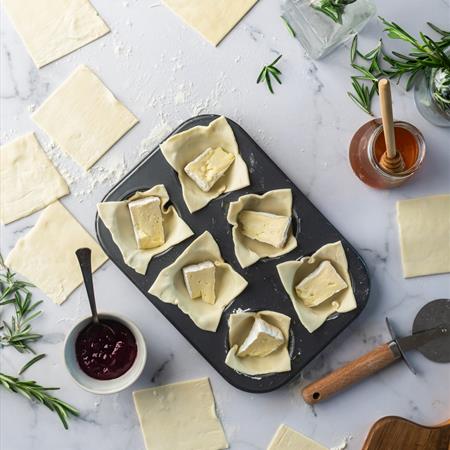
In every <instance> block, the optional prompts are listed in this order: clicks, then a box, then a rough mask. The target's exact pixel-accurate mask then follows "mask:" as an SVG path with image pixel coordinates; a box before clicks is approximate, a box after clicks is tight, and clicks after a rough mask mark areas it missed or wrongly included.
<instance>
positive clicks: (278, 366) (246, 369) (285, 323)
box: [225, 311, 291, 375]
mask: <svg viewBox="0 0 450 450" xmlns="http://www.w3.org/2000/svg"><path fill="white" fill-rule="evenodd" d="M256 317H260V318H261V319H263V320H265V321H266V322H268V323H269V324H270V325H273V326H275V327H277V328H278V329H279V330H280V331H281V332H282V333H283V336H284V344H283V345H282V346H281V347H280V348H279V349H277V350H275V351H274V352H273V353H271V354H270V355H267V356H264V357H252V356H244V357H241V356H237V355H236V353H237V352H238V350H239V347H240V346H241V345H242V343H243V342H244V341H245V339H246V337H247V336H248V334H249V332H250V330H251V328H252V326H253V323H254V322H255V318H256ZM290 324H291V318H290V317H288V316H286V315H284V314H281V313H278V312H275V311H259V312H257V313H254V312H238V313H235V314H231V315H230V318H229V320H228V327H229V332H228V341H229V344H230V350H229V351H228V354H227V356H226V359H225V364H226V365H227V366H229V367H231V368H232V369H234V370H236V371H237V372H240V373H245V374H247V375H262V374H266V373H276V372H287V371H289V370H291V357H290V356H289V351H288V344H289V327H290Z"/></svg>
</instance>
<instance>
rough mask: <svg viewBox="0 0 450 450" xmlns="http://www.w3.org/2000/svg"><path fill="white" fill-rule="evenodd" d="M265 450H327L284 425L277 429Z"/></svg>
mask: <svg viewBox="0 0 450 450" xmlns="http://www.w3.org/2000/svg"><path fill="white" fill-rule="evenodd" d="M267 450H328V449H327V447H324V446H323V445H321V444H319V443H318V442H316V441H313V440H312V439H310V438H309V437H307V436H304V435H303V434H300V433H299V432H297V431H295V430H293V429H292V428H289V427H288V426H286V425H280V426H279V427H278V430H277V432H276V433H275V436H274V437H273V438H272V440H271V441H270V444H269V446H268V447H267Z"/></svg>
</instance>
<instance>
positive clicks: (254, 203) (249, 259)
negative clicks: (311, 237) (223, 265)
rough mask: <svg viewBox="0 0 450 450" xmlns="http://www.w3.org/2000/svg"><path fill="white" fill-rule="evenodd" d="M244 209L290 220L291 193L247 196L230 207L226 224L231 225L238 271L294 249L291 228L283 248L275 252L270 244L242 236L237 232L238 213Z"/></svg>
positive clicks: (285, 190) (240, 198)
mask: <svg viewBox="0 0 450 450" xmlns="http://www.w3.org/2000/svg"><path fill="white" fill-rule="evenodd" d="M244 209H248V210H252V211H260V212H267V213H272V214H278V215H280V216H288V217H291V216H292V191H291V190H290V189H277V190H274V191H269V192H266V193H265V194H264V195H257V194H248V195H243V196H242V197H239V199H238V200H237V201H235V202H231V203H230V207H229V209H228V215H227V220H228V222H229V223H230V224H231V225H233V230H232V232H233V242H234V251H235V253H236V258H237V259H238V261H239V264H240V265H241V267H248V266H251V265H252V264H254V263H255V262H256V261H258V260H259V259H261V258H266V257H269V258H274V257H276V256H281V255H285V254H286V253H289V252H290V251H292V250H294V248H295V247H297V239H295V237H294V235H293V234H292V228H291V229H290V230H289V235H288V238H287V240H286V244H285V245H284V247H283V248H275V247H273V246H272V245H270V244H265V243H264V242H259V241H257V240H255V239H250V238H249V237H247V236H244V235H243V234H242V233H241V232H240V231H239V224H238V216H239V213H240V212H241V211H243V210H244Z"/></svg>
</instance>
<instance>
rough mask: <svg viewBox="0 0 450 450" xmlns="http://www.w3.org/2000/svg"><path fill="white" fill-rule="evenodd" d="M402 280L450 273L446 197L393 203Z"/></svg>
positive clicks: (449, 202)
mask: <svg viewBox="0 0 450 450" xmlns="http://www.w3.org/2000/svg"><path fill="white" fill-rule="evenodd" d="M397 222H398V229H399V234H400V249H401V255H402V265H403V276H404V277H405V278H410V277H419V276H422V275H434V274H438V273H448V272H450V194H445V195H433V196H430V197H421V198H413V199H410V200H401V201H398V202H397Z"/></svg>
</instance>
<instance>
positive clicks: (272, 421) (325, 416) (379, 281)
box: [0, 0, 450, 450]
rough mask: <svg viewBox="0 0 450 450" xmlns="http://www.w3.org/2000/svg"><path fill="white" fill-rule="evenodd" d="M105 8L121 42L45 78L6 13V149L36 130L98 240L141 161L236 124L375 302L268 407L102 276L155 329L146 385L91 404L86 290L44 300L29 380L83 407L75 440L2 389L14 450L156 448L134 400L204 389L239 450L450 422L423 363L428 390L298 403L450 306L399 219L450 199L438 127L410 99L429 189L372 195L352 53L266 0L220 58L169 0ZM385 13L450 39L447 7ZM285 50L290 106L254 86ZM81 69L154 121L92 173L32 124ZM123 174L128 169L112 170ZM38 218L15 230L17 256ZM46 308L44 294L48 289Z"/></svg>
mask: <svg viewBox="0 0 450 450" xmlns="http://www.w3.org/2000/svg"><path fill="white" fill-rule="evenodd" d="M93 3H94V4H95V6H96V7H97V8H98V10H99V12H100V14H101V15H102V16H103V17H104V18H105V20H106V21H107V22H108V24H109V25H110V26H111V29H112V32H111V33H110V34H109V35H107V36H106V37H104V38H102V39H100V40H98V41H96V42H94V43H92V44H90V45H88V46H86V47H85V48H83V49H81V50H79V51H77V52H75V53H74V54H72V55H70V56H68V57H65V58H63V59H62V60H60V61H58V62H56V63H53V64H50V65H48V66H47V67H45V68H43V69H42V70H37V69H36V68H35V67H34V66H33V63H32V61H31V59H30V58H29V56H28V55H27V53H26V51H25V49H24V46H23V45H22V43H21V41H20V39H19V37H18V35H17V34H16V32H15V30H14V29H13V27H12V25H11V23H10V22H9V20H8V19H7V17H5V14H4V11H2V19H1V30H2V31H1V40H2V43H1V58H2V64H1V99H2V104H1V143H5V142H7V141H8V140H10V139H11V138H14V137H16V136H19V135H21V134H23V133H26V132H28V131H31V130H34V131H36V132H37V134H38V137H39V139H40V140H41V142H42V143H43V144H44V145H45V147H46V148H47V150H48V152H49V154H50V155H51V157H52V158H53V159H54V160H55V162H56V163H57V164H58V166H59V167H61V168H65V170H64V173H65V174H66V176H69V175H70V179H71V182H72V185H71V189H72V195H70V196H69V197H67V198H65V199H64V200H63V203H64V205H65V206H67V208H68V209H69V210H70V211H71V212H72V213H73V214H74V215H75V216H76V217H77V218H78V219H79V220H80V221H81V223H82V224H83V225H84V226H85V227H86V228H87V229H88V230H89V231H90V232H91V233H94V215H95V204H96V202H97V201H98V200H99V199H101V198H102V196H103V195H104V193H105V192H107V190H108V189H109V188H110V186H111V185H112V184H113V183H114V181H115V179H118V178H119V177H120V175H121V172H122V173H124V172H125V171H126V169H127V168H130V167H132V166H133V165H134V164H135V163H136V162H137V161H138V160H139V159H140V158H141V155H140V153H141V152H142V151H145V149H146V148H147V149H150V148H152V147H153V144H154V143H157V142H158V140H159V139H160V138H162V137H163V136H164V135H165V134H166V133H167V132H168V131H169V130H170V129H171V128H172V127H174V126H176V125H177V124H178V123H180V122H181V121H183V120H184V119H187V118H188V117H190V116H193V115H196V114H198V113H203V112H215V113H222V114H225V115H227V116H229V117H231V118H233V119H234V120H236V121H238V122H239V123H240V124H241V125H242V126H243V127H244V128H246V129H247V131H248V132H249V133H250V135H252V136H253V137H254V138H255V140H256V141H257V142H258V143H259V144H260V145H261V146H262V148H263V149H264V150H265V151H266V152H267V153H268V154H269V155H270V156H271V157H272V158H273V159H274V161H275V162H276V163H277V164H279V166H280V167H281V168H282V169H283V170H284V171H285V172H286V174H287V175H288V176H289V177H291V179H292V180H294V182H295V183H296V184H297V185H298V186H299V188H300V189H302V190H303V191H304V192H305V193H306V194H307V195H309V197H310V199H311V200H312V201H313V202H314V203H315V204H316V205H317V206H318V207H319V208H320V209H321V210H322V212H323V213H324V214H325V215H326V216H328V218H329V219H330V220H331V221H332V222H333V223H334V224H335V225H336V226H337V227H338V229H340V230H341V232H342V233H343V234H344V235H345V236H347V237H348V239H349V240H350V241H351V242H352V243H353V244H354V245H355V247H356V248H357V249H358V250H359V251H360V252H361V254H362V255H363V257H364V258H365V260H366V262H367V264H368V267H369V270H370V274H371V277H372V295H371V299H370V302H369V304H368V306H367V308H366V310H365V311H364V312H363V314H362V315H361V316H360V318H359V319H358V320H357V321H356V322H355V323H354V324H353V325H352V326H351V327H349V329H348V330H346V331H345V332H344V333H343V334H342V335H341V336H340V337H339V338H338V339H337V340H336V341H335V342H333V344H332V345H330V346H329V348H328V349H327V350H326V351H325V352H324V353H323V354H322V355H320V356H319V357H318V358H317V359H316V360H315V361H314V362H313V363H312V364H310V366H309V367H308V369H307V370H305V371H304V374H303V375H304V380H301V381H297V382H295V383H293V384H292V385H291V386H288V387H286V388H283V389H280V390H278V391H276V392H273V393H270V394H265V395H250V394H246V393H243V392H240V391H238V390H236V389H234V388H233V387H231V386H230V385H228V384H227V382H226V381H224V380H223V379H222V378H221V377H220V376H219V375H218V374H217V373H216V372H215V371H214V369H212V368H211V367H210V366H209V364H208V363H207V362H206V361H205V360H204V359H203V358H202V357H201V356H200V355H198V354H197V353H196V351H195V350H193V349H192V348H191V346H190V345H189V344H188V343H187V342H186V341H185V340H184V338H183V337H182V336H181V335H180V334H179V333H178V332H177V331H176V330H175V329H174V328H173V327H172V326H171V325H170V323H168V322H167V321H166V320H165V319H164V317H163V316H161V315H160V313H159V312H158V311H157V310H156V309H155V308H154V307H153V306H152V305H151V304H150V303H149V302H148V301H147V300H146V299H145V298H144V297H143V296H142V295H141V294H140V293H139V292H138V291H137V290H136V289H135V288H134V287H133V286H132V285H131V284H130V283H129V282H128V280H127V279H126V278H125V277H124V276H123V275H122V274H121V273H120V272H119V270H118V269H117V268H116V267H115V266H114V265H113V264H112V263H110V262H108V263H107V264H106V265H105V266H104V267H103V268H102V269H101V270H100V271H98V273H97V274H96V276H95V282H96V287H97V293H98V297H99V305H100V308H101V309H105V310H111V311H117V312H120V313H123V314H125V315H126V316H128V317H129V318H130V319H132V320H134V321H135V322H136V323H137V324H138V325H139V327H140V328H141V329H142V331H143V332H144V334H145V338H146V340H147V343H148V348H149V359H148V364H147V366H146V368H145V371H144V374H143V375H142V377H141V378H140V380H139V381H138V382H137V383H136V384H135V385H134V386H133V387H132V388H130V389H127V390H126V391H124V392H122V393H120V394H117V395H111V396H105V397H99V396H96V395H92V394H89V393H87V392H84V391H82V390H81V389H80V388H79V387H78V386H76V385H75V384H74V382H73V381H72V380H71V379H70V377H69V375H68V373H67V372H66V370H65V368H64V364H63V361H62V348H63V339H64V336H65V334H66V332H67V330H68V329H69V328H70V327H71V326H72V325H73V323H74V321H76V320H77V319H78V318H79V317H81V316H83V315H86V314H87V313H88V304H87V301H86V300H85V296H84V292H83V290H82V289H78V290H77V291H76V292H75V293H74V294H73V295H72V297H71V298H70V299H69V300H68V301H67V302H66V303H65V304H64V305H63V306H61V307H59V306H56V305H54V304H52V303H51V302H50V301H49V300H46V301H45V302H44V304H43V308H42V309H43V310H44V315H43V317H42V318H40V319H38V320H36V321H35V323H34V327H35V329H36V330H37V331H39V332H42V333H43V334H44V335H45V338H43V339H42V340H41V341H40V342H39V343H38V344H37V345H36V349H37V350H38V351H39V352H45V353H47V355H48V356H47V358H46V359H45V360H43V361H41V362H40V363H38V364H36V365H35V366H34V367H32V368H31V369H30V370H29V372H28V373H27V375H28V376H29V377H32V378H33V379H36V380H39V381H40V382H42V383H43V384H46V385H57V386H61V388H62V389H61V391H60V393H59V395H60V396H61V397H62V398H63V399H65V400H67V401H69V402H71V403H73V404H74V405H76V406H77V407H79V409H80V410H81V418H80V419H79V420H72V421H71V423H70V430H69V431H64V429H63V428H62V427H61V426H60V423H59V422H58V419H57V417H56V416H55V415H54V414H52V413H50V412H49V411H48V410H47V409H45V408H43V407H40V406H36V405H32V406H30V404H29V402H28V401H26V400H25V399H22V398H20V397H18V396H15V395H13V394H10V393H5V392H4V390H2V391H1V394H0V395H1V396H0V401H1V404H0V447H1V448H2V449H5V450H28V449H44V448H45V449H70V450H76V449H83V450H86V449H93V448H98V449H108V450H123V449H125V448H130V449H136V450H138V449H143V448H144V444H143V440H142V437H141V433H140V431H139V425H138V422H137V417H136V413H135V411H134V407H133V403H132V399H131V391H132V390H133V389H137V388H143V387H146V386H152V385H155V384H164V383H170V382H174V381H180V380H187V379H190V378H196V377H203V376H208V377H210V379H211V382H212V386H213V389H214V392H215V396H216V400H217V406H218V410H219V413H220V417H221V419H222V422H223V424H224V426H225V430H226V434H227V436H228V439H229V441H230V444H231V448H233V449H237V450H256V449H258V450H261V449H265V448H266V446H267V444H268V442H269V440H270V438H271V436H272V435H273V433H274V431H275V429H276V428H277V427H278V425H279V424H280V423H286V424H288V425H290V426H292V427H294V428H295V429H297V430H299V431H302V432H304V433H305V434H307V435H309V436H311V437H312V438H314V439H317V440H319V441H321V442H322V443H323V444H325V445H327V446H334V445H338V444H340V443H341V442H342V439H343V438H344V437H345V436H352V437H353V438H352V439H351V440H350V443H349V446H348V448H350V449H359V448H360V447H361V444H362V442H363V439H364V437H365V435H366V433H367V431H368V429H369V427H370V425H371V424H372V423H373V422H374V421H375V420H376V419H378V418H380V417H382V416H385V415H400V416H403V417H407V418H409V419H412V420H415V421H418V422H421V423H424V424H436V423H438V422H440V421H442V420H444V419H446V416H447V415H448V411H449V394H448V393H449V369H448V366H447V367H446V366H443V365H438V364H433V363H431V362H429V361H427V360H426V359H425V358H423V357H422V356H421V355H416V354H412V355H411V358H412V360H413V363H414V364H415V366H416V367H417V369H418V372H419V374H418V376H416V377H414V376H413V375H412V374H411V373H410V372H409V371H408V369H407V368H406V367H405V366H404V365H402V364H397V365H395V366H393V367H391V368H389V369H387V370H385V371H384V372H383V373H381V374H380V375H378V376H376V377H373V378H372V379H370V380H367V381H366V382H364V383H363V384H361V385H360V386H358V387H355V388H354V389H352V390H351V391H348V392H346V393H344V394H342V395H340V396H338V397H336V398H335V399H333V400H331V401H329V402H326V403H324V404H323V405H320V406H317V407H316V408H315V409H312V408H310V407H309V406H307V405H306V404H305V403H304V402H303V401H302V400H301V399H300V397H299V395H298V393H297V392H298V387H299V386H300V385H302V384H305V383H306V381H310V380H312V379H314V378H316V377H318V376H321V375H323V374H325V373H326V372H327V371H328V370H329V369H332V368H335V367H338V366H339V365H341V364H343V363H344V362H346V361H349V360H350V359H352V358H354V357H356V356H359V355H361V354H362V353H363V352H365V351H368V350H370V349H371V348H372V347H373V346H374V345H375V344H377V343H381V342H383V341H385V340H386V339H388V333H387V330H386V327H385V324H384V318H385V316H386V315H389V317H391V318H392V319H393V320H394V321H395V323H396V325H397V327H398V329H399V331H401V332H402V333H407V332H408V331H409V330H410V325H411V322H412V319H413V317H414V316H415V313H416V312H417V310H418V309H419V308H420V307H421V306H422V305H423V304H425V303H426V302H427V300H431V299H434V298H441V297H449V296H450V282H449V276H448V275H441V276H431V277H426V278H416V279H411V280H404V279H403V277H402V273H401V266H400V255H399V245H398V235H397V228H396V220H395V202H396V201H397V200H398V199H402V198H412V197H417V196H422V195H427V194H439V193H445V192H450V177H449V168H450V152H449V145H448V142H449V131H448V129H447V130H444V129H439V128H436V127H433V126H431V125H430V124H428V123H427V122H426V121H425V120H424V119H423V118H422V117H421V116H420V115H419V114H418V112H417V110H416V109H415V107H414V103H413V99H412V95H411V94H406V93H405V92H404V91H403V90H402V89H401V88H396V89H395V90H394V100H395V106H394V108H395V115H396V116H397V117H398V118H401V119H403V120H406V121H409V122H411V123H413V124H415V125H416V126H417V127H418V128H420V129H421V130H422V131H423V134H424V135H425V138H426V141H427V144H428V149H429V151H428V155H427V160H426V164H425V166H424V168H423V170H422V171H421V173H420V174H419V175H418V176H417V177H416V178H415V180H414V181H413V182H412V183H410V184H408V185H406V186H404V187H402V188H401V189H398V190H395V191H391V192H380V191H375V190H371V189H369V188H367V187H366V186H365V185H363V184H361V183H360V182H359V181H358V180H357V179H356V178H355V177H354V176H353V174H352V172H351V169H350V167H349V164H348V161H347V149H348V144H349V140H350V138H351V136H352V133H353V132H354V131H355V130H356V128H357V127H358V126H359V125H361V124H362V123H363V122H364V121H366V120H368V117H367V116H366V115H365V114H364V113H363V112H361V111H360V110H358V109H357V108H356V107H355V106H354V105H353V104H352V103H351V102H350V100H349V99H348V98H347V95H346V91H347V90H348V88H349V84H350V83H349V75H350V69H349V64H348V58H349V56H348V49H346V48H341V49H339V50H338V51H337V52H336V53H335V54H333V55H331V56H330V57H329V58H328V59H326V60H324V61H320V62H312V61H310V60H308V59H307V58H306V57H305V55H304V52H303V50H302V48H301V47H300V46H299V45H298V43H297V42H296V41H295V40H293V39H292V38H291V37H290V36H289V35H288V33H287V32H286V30H285V28H284V25H283V24H282V22H281V21H280V19H279V4H278V1H276V0H273V1H269V0H261V1H260V2H259V4H257V5H256V7H255V8H254V9H253V10H252V11H251V13H250V14H249V15H248V16H247V17H245V19H244V20H243V21H242V22H241V24H240V25H239V26H238V27H237V28H236V29H235V30H234V31H233V32H232V33H231V34H230V35H229V36H228V38H226V39H225V41H224V42H223V43H222V45H220V46H219V47H218V48H213V47H211V46H210V45H209V44H208V43H206V42H205V41H203V40H202V39H201V38H200V37H199V36H198V35H197V34H196V33H195V32H193V31H191V30H190V29H188V28H187V27H186V26H184V25H183V24H182V23H181V21H180V20H178V19H177V18H176V17H175V16H174V15H173V14H172V13H171V12H170V11H168V10H167V9H166V8H165V7H163V6H160V5H158V3H157V2H156V1H155V2H154V1H150V0H128V1H114V2H112V1H108V0H94V2H93ZM376 3H377V6H378V12H379V14H380V15H382V16H384V17H386V18H389V19H391V20H395V21H398V22H399V23H400V24H402V25H404V26H405V27H407V29H408V30H410V31H412V32H414V33H416V32H418V31H419V30H420V29H423V27H424V22H425V21H426V20H430V21H432V22H434V23H436V24H437V25H439V26H441V27H444V28H445V27H447V28H448V23H449V22H448V19H449V17H450V5H449V2H448V0H432V1H431V2H430V3H429V4H427V5H426V6H425V5H424V2H422V1H421V0H409V1H407V0H399V1H397V2H392V1H390V0H380V1H377V2H376ZM405 8H407V10H405ZM406 12H407V14H405V13H406ZM380 31H381V27H380V25H379V24H378V23H376V21H375V20H373V21H372V22H371V23H370V24H369V26H368V27H367V28H366V29H365V30H364V32H363V34H362V37H361V42H362V44H363V45H366V46H367V48H369V47H371V46H372V44H374V43H375V41H376V39H377V36H378V35H379V34H380ZM278 52H281V53H283V55H284V57H283V59H282V61H281V63H280V69H281V70H282V71H283V85H282V86H280V87H279V86H276V91H277V92H276V95H270V94H269V93H268V92H267V91H266V89H265V88H264V87H263V86H261V85H256V84H255V78H256V75H257V73H258V70H259V69H260V67H261V65H262V64H264V63H267V62H269V61H271V60H272V59H273V57H274V55H276V54H277V53H278ZM80 63H85V64H88V65H90V66H91V67H92V68H93V69H94V70H95V71H96V72H97V73H98V74H99V75H100V77H101V78H102V79H103V80H104V81H105V83H106V84H107V85H108V86H109V87H110V88H111V89H112V91H113V92H114V93H115V94H116V95H117V96H118V97H119V98H120V99H121V100H122V101H123V102H124V103H125V104H126V105H127V106H128V107H129V108H130V109H131V110H132V111H133V112H134V113H135V114H136V115H137V116H138V117H139V118H140V120H141V122H140V124H139V125H138V126H137V127H135V128H134V129H133V130H132V131H131V132H130V133H129V134H128V135H126V137H125V138H124V139H122V140H121V141H120V142H119V143H118V144H117V145H115V146H114V147H113V149H112V150H111V151H109V153H108V154H107V155H106V156H105V157H104V158H103V159H102V160H100V161H99V163H98V164H97V165H96V167H95V168H94V169H93V172H92V173H93V174H90V175H86V174H83V172H82V171H81V170H80V169H78V168H77V167H76V166H75V164H73V163H71V162H70V161H69V160H68V159H67V158H66V157H64V156H62V155H61V154H60V152H59V150H58V149H55V148H52V146H51V145H50V142H49V138H48V137H47V136H45V134H44V133H43V132H41V131H40V130H39V129H38V128H37V127H36V126H35V125H34V124H33V122H32V121H31V119H30V111H32V110H33V108H35V106H36V105H39V104H40V103H41V102H42V101H43V100H44V99H45V98H46V97H47V96H48V94H49V93H50V92H52V91H53V90H54V89H55V88H56V87H57V86H58V85H59V84H60V83H61V82H62V81H63V80H64V79H65V78H66V77H67V76H68V75H69V74H70V73H71V72H72V71H73V70H74V69H75V67H76V66H77V65H78V64H80ZM376 109H377V108H376ZM115 168H119V170H118V171H116V172H114V170H113V169H115ZM68 174H69V175H68ZM96 179H97V180H100V181H97V182H96V181H95V180H96ZM1 194H2V195H7V193H5V192H2V193H1ZM37 217H38V214H35V215H33V216H31V217H29V218H26V219H24V220H20V221H18V222H17V223H14V224H12V225H9V226H7V227H2V228H1V235H2V236H1V237H2V240H1V250H2V253H3V254H7V253H8V251H9V250H10V249H11V248H12V247H13V245H14V243H15V242H16V240H17V239H18V238H19V237H20V236H22V235H23V234H24V233H25V232H26V231H27V230H28V229H29V228H30V227H31V226H32V225H33V224H34V223H35V221H36V219H37ZM36 295H37V297H42V295H41V294H40V293H39V292H36ZM0 358H1V359H0V361H1V370H2V371H4V372H7V373H16V370H17V369H18V368H19V367H20V366H22V364H23V363H24V361H25V360H26V357H25V356H22V355H20V354H18V353H17V352H15V351H14V350H11V349H2V350H1V355H0ZM174 450H176V449H174Z"/></svg>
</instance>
